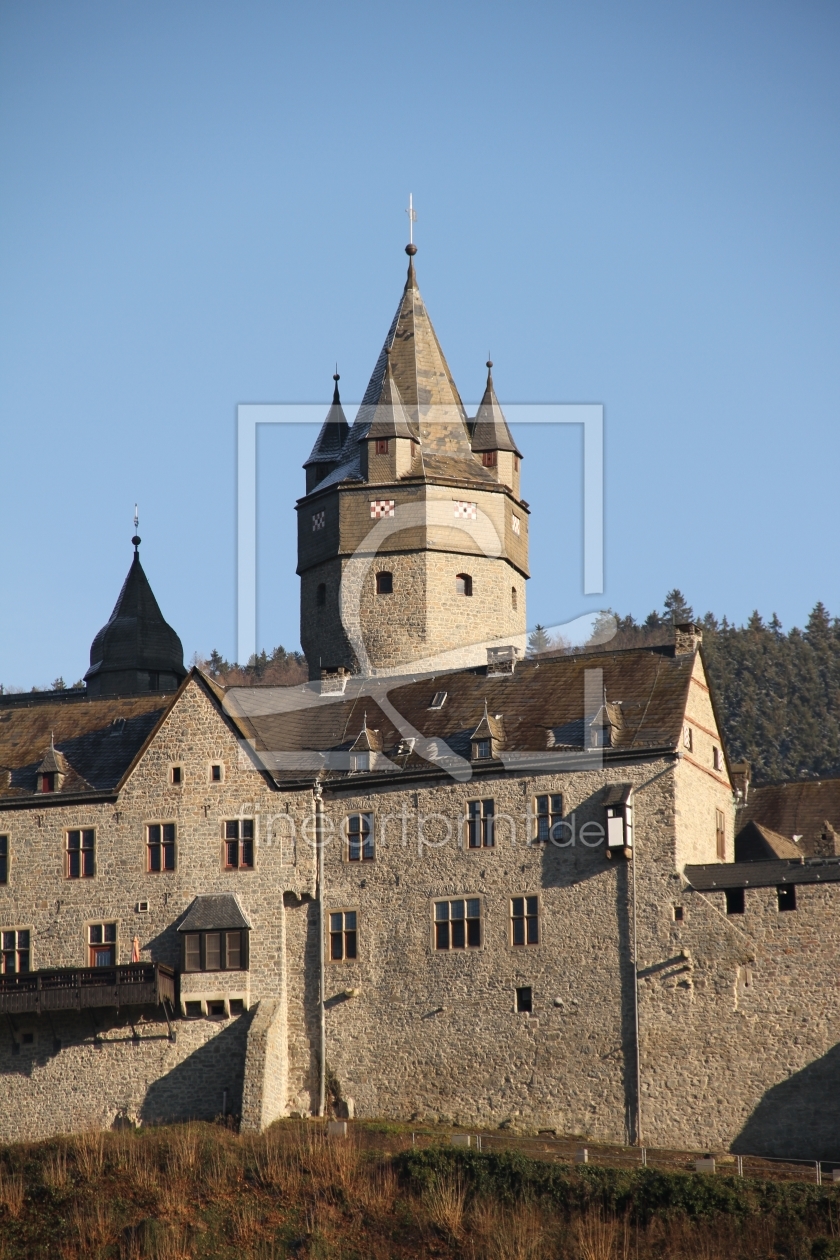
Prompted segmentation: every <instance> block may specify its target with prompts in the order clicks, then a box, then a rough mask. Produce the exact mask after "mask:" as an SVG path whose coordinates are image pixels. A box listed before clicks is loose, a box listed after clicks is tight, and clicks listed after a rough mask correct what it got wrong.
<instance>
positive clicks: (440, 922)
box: [435, 897, 481, 949]
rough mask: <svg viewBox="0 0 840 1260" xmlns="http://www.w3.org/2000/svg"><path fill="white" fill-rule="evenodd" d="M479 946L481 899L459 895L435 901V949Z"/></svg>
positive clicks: (475, 947)
mask: <svg viewBox="0 0 840 1260" xmlns="http://www.w3.org/2000/svg"><path fill="white" fill-rule="evenodd" d="M480 947H481V900H480V898H478V897H461V898H458V899H457V900H456V901H436V902H435V949H479V948H480Z"/></svg>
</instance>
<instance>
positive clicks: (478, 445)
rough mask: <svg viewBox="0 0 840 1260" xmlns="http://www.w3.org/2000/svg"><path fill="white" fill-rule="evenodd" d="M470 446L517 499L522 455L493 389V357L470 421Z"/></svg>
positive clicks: (488, 363) (488, 362)
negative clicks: (477, 404)
mask: <svg viewBox="0 0 840 1260" xmlns="http://www.w3.org/2000/svg"><path fill="white" fill-rule="evenodd" d="M471 445H472V449H473V452H474V453H475V454H476V455H477V456H478V457H479V459H480V460H481V462H482V464H483V465H484V467H485V468H486V469H488V471H489V472H491V473H492V474H493V476H494V477H495V478H496V480H497V481H500V482H501V483H502V485H505V486H508V488H509V489H510V490H511V492H512V493H513V495H514V497H515V498H517V499H518V498H519V461H520V460H521V459H522V455H521V453H520V451H519V448H518V447H517V445H516V443H515V442H514V440H513V438H512V437H511V433H510V429H509V428H508V426H507V420H505V417H504V413H503V411H502V408H501V407H500V405H499V400H498V398H497V397H496V391H495V389H494V388H493V360H492V359H488V360H487V384H486V386H485V387H484V397H483V398H482V400H481V403H480V404H479V408H478V411H477V413H476V417H475V420H473V422H472V433H471Z"/></svg>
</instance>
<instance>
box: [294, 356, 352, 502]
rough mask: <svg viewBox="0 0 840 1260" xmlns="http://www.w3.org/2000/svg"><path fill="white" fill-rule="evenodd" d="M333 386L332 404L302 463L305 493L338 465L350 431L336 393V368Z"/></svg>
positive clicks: (337, 375)
mask: <svg viewBox="0 0 840 1260" xmlns="http://www.w3.org/2000/svg"><path fill="white" fill-rule="evenodd" d="M333 380H334V381H335V387H334V389H333V400H332V406H331V407H330V409H329V411H328V412H327V418H326V420H325V421H324V423H323V424H322V425H321V431H320V433H319V434H318V437H317V438H316V440H315V445H314V446H313V447H312V451H311V453H310V455H309V458H308V459H307V461H306V463H305V464H304V465H303V466H304V468H305V469H306V493H307V494H309V493H310V491H312V490H314V489H315V487H316V486H317V485H318V483H319V482H321V481H323V480H324V478H325V477H328V476H329V475H330V473H331V472H332V471H333V470H334V469H335V468H337V467H338V465H339V463H340V461H341V452H342V449H343V447H344V443H345V441H346V440H347V434H348V433H349V432H350V426H349V424H348V423H347V417H346V416H345V414H344V408H343V407H342V405H341V398H340V397H339V393H338V382H339V381H340V380H341V377H340V376H339V374H338V369H337V368H336V371H335V375H334V376H333Z"/></svg>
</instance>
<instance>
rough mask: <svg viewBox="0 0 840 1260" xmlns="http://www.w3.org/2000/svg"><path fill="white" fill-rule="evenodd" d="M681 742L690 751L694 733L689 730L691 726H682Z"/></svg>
mask: <svg viewBox="0 0 840 1260" xmlns="http://www.w3.org/2000/svg"><path fill="white" fill-rule="evenodd" d="M683 744H684V746H685V747H686V748H687V749H688V751H689V752H691V749H692V745H693V744H694V735H693V732H692V730H691V727H690V726H688V725H685V726H684V727H683Z"/></svg>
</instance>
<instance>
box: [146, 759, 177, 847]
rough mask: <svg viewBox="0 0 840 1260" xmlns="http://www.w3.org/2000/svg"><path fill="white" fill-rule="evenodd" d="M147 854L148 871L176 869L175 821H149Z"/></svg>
mask: <svg viewBox="0 0 840 1260" xmlns="http://www.w3.org/2000/svg"><path fill="white" fill-rule="evenodd" d="M176 768H177V767H176ZM146 854H147V860H146V870H147V871H174V870H175V824H174V823H149V825H148V827H147V828H146Z"/></svg>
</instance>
